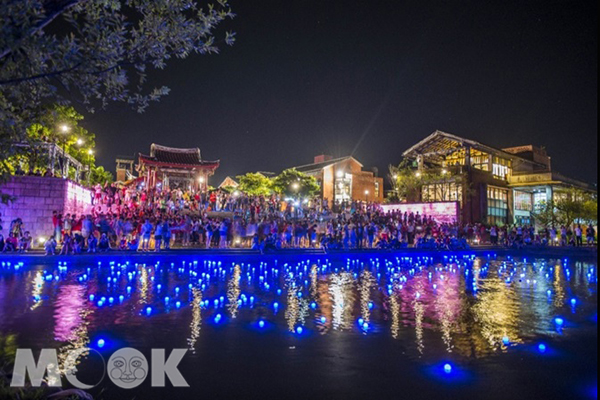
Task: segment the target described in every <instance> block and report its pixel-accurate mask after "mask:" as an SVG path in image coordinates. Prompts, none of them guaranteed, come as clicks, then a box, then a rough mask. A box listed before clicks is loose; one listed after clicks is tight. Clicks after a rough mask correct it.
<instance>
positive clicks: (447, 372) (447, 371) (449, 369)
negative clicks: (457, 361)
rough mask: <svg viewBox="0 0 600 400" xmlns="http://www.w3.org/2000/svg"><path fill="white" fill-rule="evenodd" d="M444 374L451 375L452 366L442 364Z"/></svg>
mask: <svg viewBox="0 0 600 400" xmlns="http://www.w3.org/2000/svg"><path fill="white" fill-rule="evenodd" d="M444 372H445V373H446V374H451V373H452V365H450V364H447V363H446V364H444Z"/></svg>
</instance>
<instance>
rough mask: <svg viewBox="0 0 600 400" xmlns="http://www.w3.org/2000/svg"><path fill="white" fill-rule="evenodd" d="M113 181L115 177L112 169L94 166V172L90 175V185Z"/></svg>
mask: <svg viewBox="0 0 600 400" xmlns="http://www.w3.org/2000/svg"><path fill="white" fill-rule="evenodd" d="M113 181H114V177H113V175H112V173H111V172H110V171H106V170H104V167H94V168H92V173H91V175H90V185H96V184H101V185H104V184H106V183H112V182H113Z"/></svg>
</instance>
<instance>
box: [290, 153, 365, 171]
mask: <svg viewBox="0 0 600 400" xmlns="http://www.w3.org/2000/svg"><path fill="white" fill-rule="evenodd" d="M352 159H354V157H352V156H348V157H341V158H335V159H332V160H328V161H324V162H322V163H317V164H308V165H302V166H299V167H295V168H294V169H295V170H296V171H299V172H304V173H307V172H314V171H319V170H322V169H323V168H325V167H328V166H330V165H334V164H337V163H340V162H344V161H348V160H352ZM359 164H360V163H359ZM361 166H362V164H361Z"/></svg>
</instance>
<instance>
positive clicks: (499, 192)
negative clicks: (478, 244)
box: [487, 186, 508, 226]
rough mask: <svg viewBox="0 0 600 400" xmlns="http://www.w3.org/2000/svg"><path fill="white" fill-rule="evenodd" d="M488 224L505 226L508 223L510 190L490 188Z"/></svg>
mask: <svg viewBox="0 0 600 400" xmlns="http://www.w3.org/2000/svg"><path fill="white" fill-rule="evenodd" d="M487 199H488V217H487V219H488V223H489V224H492V225H499V226H502V225H505V224H506V223H508V190H506V189H500V188H496V187H493V186H488V189H487Z"/></svg>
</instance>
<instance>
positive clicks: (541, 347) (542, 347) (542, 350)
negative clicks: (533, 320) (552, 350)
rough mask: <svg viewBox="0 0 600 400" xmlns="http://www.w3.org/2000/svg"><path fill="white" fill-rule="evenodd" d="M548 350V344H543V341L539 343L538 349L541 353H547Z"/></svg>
mask: <svg viewBox="0 0 600 400" xmlns="http://www.w3.org/2000/svg"><path fill="white" fill-rule="evenodd" d="M546 350H547V347H546V345H545V344H543V343H540V344H539V345H538V351H539V352H540V353H545V352H546Z"/></svg>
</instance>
